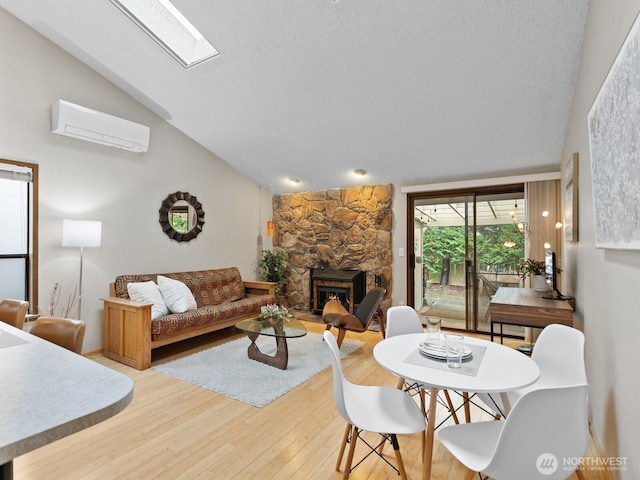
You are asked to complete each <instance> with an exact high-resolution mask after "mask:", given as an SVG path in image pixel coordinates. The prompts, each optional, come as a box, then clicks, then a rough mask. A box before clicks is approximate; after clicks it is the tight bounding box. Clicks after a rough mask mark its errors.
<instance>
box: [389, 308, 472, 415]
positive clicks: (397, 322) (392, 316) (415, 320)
mask: <svg viewBox="0 0 640 480" xmlns="http://www.w3.org/2000/svg"><path fill="white" fill-rule="evenodd" d="M423 332H424V327H423V326H422V321H421V320H420V316H419V315H418V312H416V311H415V310H414V309H413V307H410V306H408V305H398V306H395V307H390V308H389V309H388V310H387V331H386V338H389V337H393V336H396V335H407V334H410V333H423ZM396 387H397V388H400V389H403V390H406V391H410V390H414V389H417V390H418V391H419V393H420V406H421V407H422V412H423V413H424V414H425V415H426V402H425V392H428V391H429V390H430V389H431V385H426V384H423V383H417V382H413V380H410V382H406V379H404V378H402V377H401V378H399V379H398V384H397V385H396ZM444 396H445V399H446V401H447V404H446V405H445V404H444V402H442V401H441V400H440V399H438V401H439V402H440V403H441V405H443V406H445V407H446V408H448V409H449V412H450V413H451V416H452V417H453V420H454V421H455V423H460V422H459V421H458V416H457V415H456V410H455V408H454V406H453V402H452V401H451V396H450V395H449V392H448V391H447V390H444Z"/></svg>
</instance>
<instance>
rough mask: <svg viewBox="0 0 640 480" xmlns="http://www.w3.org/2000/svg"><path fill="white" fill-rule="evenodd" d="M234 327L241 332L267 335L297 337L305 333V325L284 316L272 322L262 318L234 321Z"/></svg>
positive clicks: (295, 319)
mask: <svg viewBox="0 0 640 480" xmlns="http://www.w3.org/2000/svg"><path fill="white" fill-rule="evenodd" d="M236 327H237V328H238V329H240V330H242V331H243V332H247V333H257V334H259V335H267V336H269V337H284V338H298V337H304V336H305V335H306V334H307V329H306V328H305V326H304V325H303V324H302V323H301V322H300V320H298V319H297V318H294V317H290V318H284V319H282V320H280V321H278V322H274V323H272V322H271V321H270V320H265V319H262V318H249V319H247V320H242V321H241V322H238V323H236Z"/></svg>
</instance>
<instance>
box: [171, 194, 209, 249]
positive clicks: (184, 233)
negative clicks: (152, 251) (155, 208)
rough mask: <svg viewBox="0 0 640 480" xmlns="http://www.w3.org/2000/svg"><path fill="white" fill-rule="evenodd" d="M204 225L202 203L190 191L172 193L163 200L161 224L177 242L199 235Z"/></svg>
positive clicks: (186, 240)
mask: <svg viewBox="0 0 640 480" xmlns="http://www.w3.org/2000/svg"><path fill="white" fill-rule="evenodd" d="M203 225H204V210H203V209H202V204H201V203H200V202H199V201H198V199H197V198H196V197H195V196H193V195H191V194H190V193H189V192H176V193H172V194H170V195H168V196H167V198H165V199H164V200H163V202H162V206H161V207H160V226H161V227H162V231H163V232H164V233H166V234H167V236H168V237H169V238H171V239H173V240H175V241H177V242H188V241H190V240H192V239H194V238H196V237H197V236H198V234H199V233H200V232H201V231H202V226H203Z"/></svg>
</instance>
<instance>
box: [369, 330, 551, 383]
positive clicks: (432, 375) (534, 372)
mask: <svg viewBox="0 0 640 480" xmlns="http://www.w3.org/2000/svg"><path fill="white" fill-rule="evenodd" d="M425 338H426V334H423V333H413V334H409V335H397V336H394V337H390V338H387V339H385V340H383V341H382V342H380V343H378V344H377V345H376V346H375V347H374V349H373V356H374V358H375V359H376V361H377V362H378V363H379V364H380V365H382V366H383V367H384V368H386V369H387V370H389V371H391V372H392V373H394V374H395V375H398V376H399V377H404V378H406V379H411V380H414V381H416V382H419V383H424V384H427V385H430V386H434V387H436V388H438V389H441V390H457V391H464V392H488V393H491V392H507V391H510V390H515V389H517V388H522V387H526V386H527V385H530V384H532V383H533V382H535V381H536V380H537V379H538V376H539V375H540V369H539V368H538V365H537V364H536V363H535V362H534V361H533V360H531V358H529V357H528V356H526V355H523V354H522V353H520V352H518V351H517V350H514V349H512V348H509V347H506V346H504V345H501V344H499V343H493V342H489V341H486V340H482V339H479V338H473V337H464V342H465V344H468V345H478V346H482V347H485V348H486V350H485V352H484V356H483V357H482V360H481V362H480V365H479V367H478V370H477V372H476V374H475V375H464V374H462V373H459V372H457V371H456V370H454V369H437V368H430V367H426V366H422V365H416V364H414V363H408V362H406V361H405V360H406V359H407V357H408V356H409V355H410V354H411V353H413V352H415V351H416V350H417V349H418V344H419V343H420V342H422V341H423V340H425Z"/></svg>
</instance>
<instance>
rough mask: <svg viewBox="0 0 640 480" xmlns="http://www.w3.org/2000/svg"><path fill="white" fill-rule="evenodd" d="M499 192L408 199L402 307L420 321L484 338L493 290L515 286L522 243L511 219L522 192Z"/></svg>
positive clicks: (519, 208)
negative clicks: (433, 319) (408, 250)
mask: <svg viewBox="0 0 640 480" xmlns="http://www.w3.org/2000/svg"><path fill="white" fill-rule="evenodd" d="M503 190H506V191H495V189H494V190H493V191H486V192H485V191H482V192H464V193H461V194H459V195H451V196H444V195H442V194H439V195H438V194H436V195H431V194H430V195H426V194H415V195H410V196H409V198H408V200H409V201H408V208H409V209H410V212H411V222H410V224H411V225H412V228H411V229H410V231H409V232H407V234H408V237H411V238H410V240H409V241H410V242H411V243H410V244H412V245H413V248H412V252H413V253H412V255H410V256H409V272H410V273H409V275H408V277H409V278H408V283H409V288H408V292H409V298H408V304H409V305H412V306H413V307H414V308H415V309H416V310H417V311H418V313H419V314H420V315H421V316H423V317H424V316H437V317H440V318H441V319H442V325H443V327H446V328H455V329H460V330H472V331H484V332H488V331H489V328H490V327H489V325H490V323H489V302H490V300H491V296H492V295H493V294H494V293H495V290H496V289H497V288H498V287H500V286H514V287H519V286H520V279H519V277H518V275H517V273H516V268H517V265H518V263H519V262H520V261H521V260H522V259H523V258H524V239H523V237H522V235H521V234H520V233H519V231H518V229H517V226H516V224H515V222H514V217H515V221H516V222H517V221H521V220H519V219H523V218H524V211H525V204H524V195H523V191H522V190H523V189H522V187H521V186H510V187H509V188H505V189H503ZM512 215H513V216H512ZM512 333H514V334H515V335H520V332H519V331H515V332H512Z"/></svg>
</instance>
